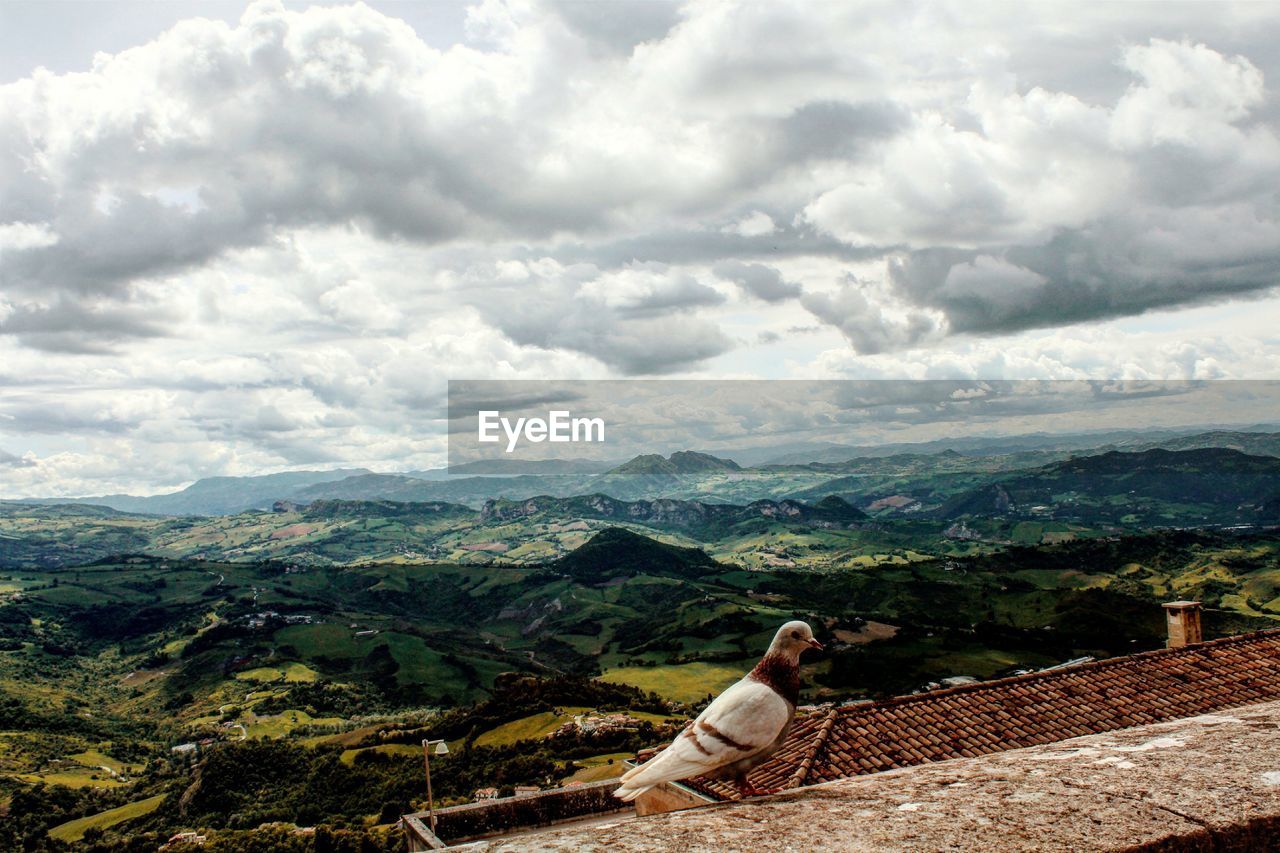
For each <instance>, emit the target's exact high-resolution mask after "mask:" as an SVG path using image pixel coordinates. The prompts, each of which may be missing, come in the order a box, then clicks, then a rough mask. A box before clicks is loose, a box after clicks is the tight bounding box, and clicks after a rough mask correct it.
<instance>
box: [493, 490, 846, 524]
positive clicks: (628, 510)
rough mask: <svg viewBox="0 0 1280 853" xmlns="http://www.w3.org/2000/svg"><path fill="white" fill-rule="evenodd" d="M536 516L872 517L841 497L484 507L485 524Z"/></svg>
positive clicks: (641, 519) (548, 501) (601, 500)
mask: <svg viewBox="0 0 1280 853" xmlns="http://www.w3.org/2000/svg"><path fill="white" fill-rule="evenodd" d="M535 516H548V517H554V518H566V519H568V518H590V519H612V520H617V521H627V522H631V523H633V524H643V525H649V526H657V527H675V528H705V527H709V526H724V527H727V526H729V525H733V524H738V523H741V522H744V521H750V520H753V519H772V520H780V521H796V522H803V523H809V524H820V525H822V524H825V525H830V526H837V525H839V526H843V525H847V524H854V523H857V522H861V521H866V520H867V515H866V513H864V512H862V511H861V510H859V509H857V508H855V507H853V506H851V505H850V504H849V503H848V502H847V501H845V500H843V499H842V498H839V497H837V496H835V495H830V496H828V497H825V498H823V499H822V500H821V501H819V502H817V503H815V504H805V503H801V502H800V501H794V500H781V501H772V500H759V501H753V502H752V503H749V504H746V505H745V506H740V505H735V504H714V503H704V502H702V501H682V500H673V499H669V498H659V499H657V500H641V501H621V500H617V499H616V498H612V497H609V496H608V495H604V494H595V495H585V496H580V497H572V498H553V497H546V496H543V497H536V498H529V499H528V500H523V501H503V500H492V501H488V502H486V503H485V505H484V507H483V508H482V509H481V510H480V521H481V523H482V524H483V523H487V522H499V523H503V522H510V521H514V520H517V519H527V518H531V517H535Z"/></svg>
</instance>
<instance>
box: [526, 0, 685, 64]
mask: <svg viewBox="0 0 1280 853" xmlns="http://www.w3.org/2000/svg"><path fill="white" fill-rule="evenodd" d="M549 6H550V8H551V9H552V10H553V11H554V12H555V13H556V14H557V15H559V16H560V18H561V19H562V20H564V22H565V23H566V24H568V25H569V26H570V27H571V28H573V30H575V31H576V32H578V33H580V34H582V35H584V36H586V37H587V38H589V39H590V40H591V41H592V43H594V44H599V45H603V46H605V47H607V48H608V49H609V50H612V51H617V52H622V53H629V52H631V50H632V49H633V48H634V47H635V46H636V45H638V44H640V43H641V42H646V41H653V40H656V39H661V38H662V37H663V36H665V35H666V34H667V32H668V31H670V29H671V28H672V27H673V26H675V25H676V23H677V22H678V21H679V20H680V4H679V3H677V2H671V0H610V2H608V3H600V2H596V0H554V2H552V3H550V4H549Z"/></svg>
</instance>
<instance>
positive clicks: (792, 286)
mask: <svg viewBox="0 0 1280 853" xmlns="http://www.w3.org/2000/svg"><path fill="white" fill-rule="evenodd" d="M711 271H712V272H714V273H715V274H716V275H718V276H720V278H723V279H724V280H725V281H732V282H733V283H734V284H736V285H738V286H739V287H740V288H742V290H743V292H744V293H746V294H748V295H750V296H754V297H755V298H756V299H761V300H763V301H765V302H785V301H786V300H788V299H795V298H796V297H798V296H799V295H800V293H801V291H802V288H801V287H800V285H798V284H796V283H795V282H792V281H787V280H785V279H784V278H783V277H782V273H781V272H779V271H778V270H777V269H775V268H774V267H770V266H766V265H764V264H747V263H743V262H742V261H737V260H729V261H721V262H720V263H718V264H716V265H715V266H714V267H712V268H711Z"/></svg>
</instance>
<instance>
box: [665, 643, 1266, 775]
mask: <svg viewBox="0 0 1280 853" xmlns="http://www.w3.org/2000/svg"><path fill="white" fill-rule="evenodd" d="M1275 699H1280V630H1271V631H1259V632H1256V633H1253V634H1243V635H1240V636H1236V637H1227V638H1225V639H1221V640H1211V641H1209V642H1205V643H1197V644H1195V645H1191V646H1184V647H1182V648H1176V649H1160V650H1158V651H1154V652H1142V653H1140V654H1134V655H1126V656H1124V657H1117V658H1110V659H1108V660H1103V661H1096V662H1092V663H1086V664H1081V665H1079V666H1074V667H1070V668H1067V669H1059V670H1053V671H1047V672H1037V673H1031V674H1029V675H1020V676H1014V677H1012V678H1003V679H999V680H996V681H986V682H980V683H977V684H968V685H964V686H962V687H953V688H950V689H947V690H935V691H933V692H930V693H920V694H915V695H911V696H900V697H897V698H894V699H888V700H884V701H881V702H874V703H867V704H862V705H850V706H844V707H835V708H829V709H825V710H820V711H817V712H815V713H811V714H808V715H805V716H803V717H797V718H796V722H795V725H794V726H793V727H792V730H791V734H790V735H789V736H788V738H787V741H786V743H784V744H783V745H782V748H781V749H779V750H778V752H777V753H775V754H774V755H773V756H772V757H771V758H770V759H769V760H768V761H767V762H765V763H764V764H762V765H760V766H759V767H757V768H756V769H755V770H754V771H752V773H751V781H752V783H753V784H754V785H755V786H756V787H758V788H795V787H800V786H802V785H812V784H816V783H818V782H828V781H831V780H833V779H844V778H847V777H850V776H860V775H862V774H865V773H878V772H880V771H882V770H892V769H894V768H897V767H909V766H911V765H916V764H926V763H929V762H933V761H946V760H947V759H951V758H972V757H974V756H978V755H984V754H987V753H993V752H1002V751H1004V750H1006V749H1017V748H1019V747H1027V746H1037V745H1041V744H1047V743H1054V742H1056V741H1060V740H1066V739H1067V738H1073V737H1079V736H1081V735H1091V734H1099V733H1102V732H1109V731H1115V730H1117V729H1124V728H1129V727H1131V726H1141V725H1146V724H1148V723H1158V722H1165V721H1168V720H1176V719H1181V718H1183V717H1191V716H1195V715H1198V714H1206V713H1210V712H1213V711H1219V710H1223V709H1225V708H1234V707H1239V706H1241V705H1249V704H1252V703H1255V702H1264V701H1267V700H1275ZM685 784H687V785H690V786H691V787H694V788H696V789H698V790H700V791H702V792H704V793H706V794H710V795H712V796H715V797H717V798H718V799H725V800H733V799H738V798H739V794H738V792H737V790H736V789H735V788H734V787H733V786H732V785H730V784H727V783H725V782H720V781H716V780H710V779H705V778H698V779H694V780H690V781H689V782H686V783H685Z"/></svg>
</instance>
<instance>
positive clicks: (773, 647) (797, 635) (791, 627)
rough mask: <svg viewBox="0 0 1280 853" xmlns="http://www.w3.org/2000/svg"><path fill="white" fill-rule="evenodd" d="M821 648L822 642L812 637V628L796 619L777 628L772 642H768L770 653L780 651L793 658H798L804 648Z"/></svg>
mask: <svg viewBox="0 0 1280 853" xmlns="http://www.w3.org/2000/svg"><path fill="white" fill-rule="evenodd" d="M821 648H822V643H819V642H818V641H817V640H816V639H814V636H813V629H812V628H810V627H809V625H808V623H807V622H801V621H800V620H798V619H797V620H796V621H794V622H788V623H787V624H785V625H783V626H782V627H781V628H779V629H778V633H777V634H775V635H774V637H773V642H772V643H770V644H769V652H770V654H776V653H779V652H780V653H782V654H784V655H786V656H787V657H789V658H792V659H793V660H799V659H800V653H801V652H803V651H804V650H805V649H821Z"/></svg>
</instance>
